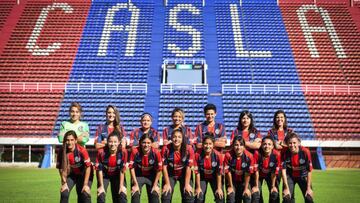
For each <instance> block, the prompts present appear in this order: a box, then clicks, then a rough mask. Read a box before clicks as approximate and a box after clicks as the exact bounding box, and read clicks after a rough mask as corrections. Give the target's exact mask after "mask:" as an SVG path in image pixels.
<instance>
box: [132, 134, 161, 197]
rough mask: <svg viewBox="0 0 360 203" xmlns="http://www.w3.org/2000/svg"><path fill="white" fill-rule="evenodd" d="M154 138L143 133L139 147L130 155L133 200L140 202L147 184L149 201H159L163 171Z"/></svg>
mask: <svg viewBox="0 0 360 203" xmlns="http://www.w3.org/2000/svg"><path fill="white" fill-rule="evenodd" d="M153 142H154V140H153V138H152V137H151V136H150V134H147V133H145V134H143V135H142V137H141V138H140V140H139V144H140V146H139V147H136V148H133V149H132V152H131V155H130V163H129V168H130V174H131V181H132V184H131V202H134V203H140V194H141V188H142V186H143V185H146V190H147V194H148V199H149V202H151V203H157V202H159V197H160V187H159V179H160V175H161V171H162V158H161V155H160V152H159V151H158V150H157V149H155V148H153V147H152V144H153Z"/></svg>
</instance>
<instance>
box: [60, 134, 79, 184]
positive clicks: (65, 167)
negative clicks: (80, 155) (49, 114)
mask: <svg viewBox="0 0 360 203" xmlns="http://www.w3.org/2000/svg"><path fill="white" fill-rule="evenodd" d="M69 136H73V137H74V138H75V140H77V135H76V132H75V131H73V130H69V131H67V132H66V133H65V135H64V139H63V143H62V153H61V155H62V157H61V169H60V170H61V172H62V176H63V177H64V178H65V179H66V178H67V176H68V175H69V173H70V164H69V159H68V157H67V154H66V153H67V147H66V139H67V138H68V137H69Z"/></svg>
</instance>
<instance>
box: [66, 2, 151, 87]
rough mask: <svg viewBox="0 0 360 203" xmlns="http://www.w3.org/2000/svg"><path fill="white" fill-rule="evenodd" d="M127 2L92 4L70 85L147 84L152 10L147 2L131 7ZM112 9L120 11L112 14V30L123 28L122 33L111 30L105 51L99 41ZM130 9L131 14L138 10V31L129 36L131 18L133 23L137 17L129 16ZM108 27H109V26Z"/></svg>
mask: <svg viewBox="0 0 360 203" xmlns="http://www.w3.org/2000/svg"><path fill="white" fill-rule="evenodd" d="M126 2H127V1H123V0H120V1H103V0H100V1H94V2H93V3H92V5H91V8H90V11H89V15H88V18H87V22H86V26H85V28H84V31H83V35H82V39H81V41H80V46H79V49H78V53H77V56H76V59H75V62H74V65H73V69H72V72H71V75H70V81H71V82H107V83H109V82H110V83H145V82H146V78H147V73H148V66H149V55H150V45H151V32H152V26H153V16H154V13H153V10H154V6H153V3H152V1H150V0H149V1H139V0H138V1H135V2H134V1H132V3H131V4H130V6H128V4H127V3H126ZM115 6H119V7H121V9H119V10H118V11H117V12H115V14H114V18H113V19H114V20H113V22H112V26H114V27H115V26H118V27H119V26H123V28H124V27H125V28H124V29H122V31H119V30H110V37H109V39H108V44H107V46H105V47H107V49H102V48H100V44H101V43H102V44H105V43H104V42H105V41H106V40H105V38H104V37H102V36H103V35H104V33H105V32H104V29H105V27H106V25H105V22H106V16H107V14H108V13H109V12H108V11H109V9H112V8H113V9H114V8H115ZM126 7H127V8H126ZM129 7H131V10H137V9H138V10H139V15H138V22H137V29H135V27H136V26H134V27H133V28H134V29H133V30H136V31H133V32H132V34H129V33H130V32H129V30H131V28H130V27H129V25H130V22H131V18H132V17H133V18H134V19H135V18H136V16H137V15H136V14H135V12H134V13H132V12H130V11H129V9H128V8H129ZM132 14H133V15H132ZM108 22H109V21H108ZM133 22H135V21H133ZM109 24H110V25H111V23H110V22H109ZM133 24H134V25H136V24H135V23H133ZM105 30H106V29H105ZM131 44H133V46H134V47H135V48H134V52H133V54H131V53H130V54H129V52H126V47H129V48H130V47H131ZM99 50H102V51H103V54H99V53H100V52H101V51H100V52H99ZM129 50H131V49H129ZM126 53H128V54H126Z"/></svg>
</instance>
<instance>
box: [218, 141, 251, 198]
mask: <svg viewBox="0 0 360 203" xmlns="http://www.w3.org/2000/svg"><path fill="white" fill-rule="evenodd" d="M224 167H225V178H226V184H227V186H226V188H227V193H228V195H227V198H226V202H228V203H235V202H236V203H241V202H242V201H243V202H244V203H250V202H251V192H250V185H249V181H250V175H251V173H253V168H254V160H253V156H252V155H251V153H250V152H248V151H247V150H246V149H245V140H244V138H242V137H241V136H237V137H235V138H234V140H233V142H232V145H231V151H230V152H227V153H226V154H225V160H224Z"/></svg>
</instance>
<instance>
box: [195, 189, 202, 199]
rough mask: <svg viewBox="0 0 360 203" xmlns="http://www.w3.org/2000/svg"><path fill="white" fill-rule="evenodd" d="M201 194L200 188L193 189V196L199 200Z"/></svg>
mask: <svg viewBox="0 0 360 203" xmlns="http://www.w3.org/2000/svg"><path fill="white" fill-rule="evenodd" d="M201 193H202V190H201V188H200V187H198V188H196V189H195V195H196V197H198V198H199V197H200V194H201Z"/></svg>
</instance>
